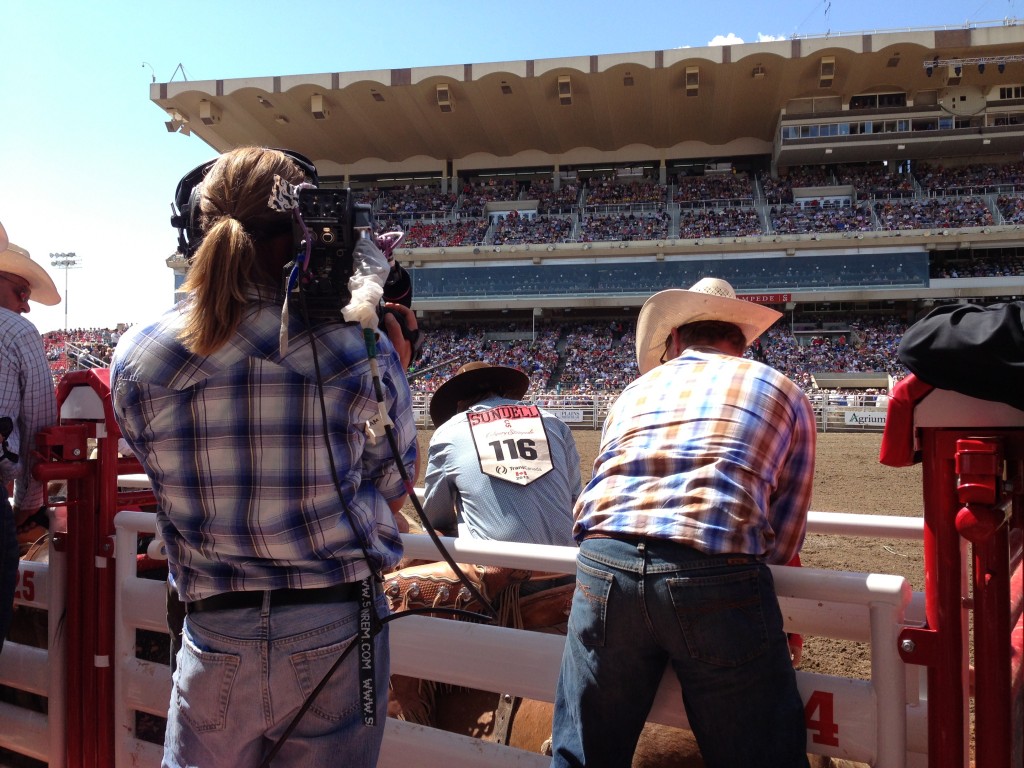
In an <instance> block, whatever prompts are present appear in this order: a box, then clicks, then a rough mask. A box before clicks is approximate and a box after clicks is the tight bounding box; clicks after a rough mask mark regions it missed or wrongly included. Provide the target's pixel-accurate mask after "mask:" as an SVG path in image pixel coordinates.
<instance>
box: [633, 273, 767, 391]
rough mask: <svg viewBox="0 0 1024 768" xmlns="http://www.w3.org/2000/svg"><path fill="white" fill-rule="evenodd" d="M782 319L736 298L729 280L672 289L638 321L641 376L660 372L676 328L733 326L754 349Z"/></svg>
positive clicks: (657, 297)
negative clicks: (702, 324)
mask: <svg viewBox="0 0 1024 768" xmlns="http://www.w3.org/2000/svg"><path fill="white" fill-rule="evenodd" d="M780 317H782V313H781V312H776V311H775V310H774V309H771V308H769V307H766V306H764V305H762V304H755V303H754V302H752V301H743V300H742V299H737V298H736V291H734V290H733V288H732V286H731V285H729V283H727V282H726V281H725V280H720V279H718V278H717V277H705V278H704V279H702V280H699V281H697V282H696V283H694V284H693V286H692V287H691V288H690V289H689V290H684V289H682V288H670V289H669V290H667V291H660V292H658V293H656V294H654V295H653V296H651V298H649V299H648V300H647V301H646V302H644V306H643V308H642V309H641V310H640V317H639V318H638V319H637V321H636V362H637V365H638V366H640V373H641V374H644V373H647V372H648V371H650V370H651V369H653V368H657V367H658V365H659V364H660V361H661V356H662V353H663V352H664V351H665V339H667V338H668V336H669V334H671V333H672V329H673V328H678V327H679V326H680V325H686V324H687V323H698V322H701V321H703V320H719V321H721V322H723V323H732V324H733V325H735V326H737V327H738V328H739V329H740V330H741V331H742V332H743V337H744V338H745V339H746V341H747V346H750V345H751V344H752V343H753V342H754V339H756V338H757V337H758V336H760V335H761V334H762V333H764V332H765V331H767V330H768V329H769V328H770V327H771V326H772V324H773V323H774V322H775V321H776V320H778V319H779V318H780Z"/></svg>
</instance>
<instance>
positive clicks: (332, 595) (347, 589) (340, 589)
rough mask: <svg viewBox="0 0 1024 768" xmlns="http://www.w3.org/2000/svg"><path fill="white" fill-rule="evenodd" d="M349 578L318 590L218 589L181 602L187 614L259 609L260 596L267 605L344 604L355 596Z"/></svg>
mask: <svg viewBox="0 0 1024 768" xmlns="http://www.w3.org/2000/svg"><path fill="white" fill-rule="evenodd" d="M361 583H362V582H358V581H353V582H347V583H345V584H335V585H334V586H333V587H321V588H319V589H272V590H269V591H267V592H222V593H221V594H219V595H212V596H211V597H204V598H203V599H201V600H193V601H192V602H191V603H187V604H186V605H185V611H186V612H187V613H200V612H201V611H229V610H234V609H237V608H262V607H263V596H264V595H266V594H269V595H270V606H271V607H272V608H273V607H279V606H282V605H307V604H309V603H348V602H351V601H353V600H357V599H359V585H360V584H361Z"/></svg>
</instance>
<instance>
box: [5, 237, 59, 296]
mask: <svg viewBox="0 0 1024 768" xmlns="http://www.w3.org/2000/svg"><path fill="white" fill-rule="evenodd" d="M0 281H3V282H6V283H8V285H10V286H14V290H15V292H16V293H17V300H14V299H12V298H10V297H8V296H7V295H6V294H5V295H3V296H2V297H0V306H3V307H6V308H7V309H10V310H11V311H12V312H21V313H24V312H28V311H29V307H28V301H29V299H31V300H32V301H38V302H39V303H40V304H46V305H47V306H51V307H52V306H53V305H54V304H59V303H60V294H59V293H57V286H55V285H54V284H53V279H52V278H51V277H50V276H49V275H48V274H47V273H46V270H45V269H43V268H42V267H41V266H39V265H38V264H37V263H36V262H34V261H33V260H32V257H31V256H30V255H29V253H28V251H26V250H25V249H24V248H22V247H20V246H17V245H15V244H14V243H12V242H10V241H9V240H8V239H7V232H6V231H4V230H3V227H2V226H0Z"/></svg>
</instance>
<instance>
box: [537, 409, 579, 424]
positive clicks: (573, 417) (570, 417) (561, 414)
mask: <svg viewBox="0 0 1024 768" xmlns="http://www.w3.org/2000/svg"><path fill="white" fill-rule="evenodd" d="M544 410H545V411H547V412H548V413H550V414H551V415H553V416H557V417H558V418H560V419H561V420H562V421H564V422H565V423H566V424H581V423H583V411H582V410H580V409H579V408H577V409H575V410H567V409H565V408H545V409H544ZM588 423H589V422H588Z"/></svg>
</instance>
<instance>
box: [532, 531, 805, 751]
mask: <svg viewBox="0 0 1024 768" xmlns="http://www.w3.org/2000/svg"><path fill="white" fill-rule="evenodd" d="M730 560H732V562H730ZM576 578H577V584H576V592H575V594H574V595H573V602H572V612H571V613H570V615H569V633H568V636H567V638H566V643H565V653H564V654H563V656H562V668H561V672H560V675H559V678H558V687H557V690H556V693H555V714H554V722H553V726H552V731H553V733H552V742H553V743H552V748H553V753H554V757H553V759H552V762H551V765H552V767H553V768H562V767H563V766H586V768H602V767H604V766H609V767H614V768H629V766H630V764H631V762H632V757H633V752H634V750H635V749H636V744H637V740H638V739H639V737H640V731H641V730H642V729H643V725H644V721H645V720H646V719H647V715H648V713H649V712H650V709H651V704H652V703H653V701H654V696H655V693H656V692H657V689H658V685H659V684H660V682H661V678H662V675H663V673H664V671H665V666H666V664H671V665H672V669H673V670H674V671H675V673H676V676H677V677H678V678H679V683H680V685H681V687H682V690H683V706H684V707H685V708H686V714H687V717H688V719H689V721H690V728H691V729H692V730H693V733H694V735H695V736H696V738H697V744H698V745H699V746H700V750H701V755H702V757H703V758H704V762H705V765H707V766H709V768H717V767H721V768H735V766H744V768H752V767H753V766H765V767H766V768H767V767H776V766H778V767H779V768H782V767H783V766H785V767H786V768H788V767H789V766H806V765H807V754H806V741H807V733H806V727H805V725H804V716H803V702H802V701H801V699H800V694H799V692H798V690H797V687H796V675H795V673H794V672H793V667H792V663H791V661H790V655H789V648H788V645H787V643H786V635H785V633H784V632H783V629H782V614H781V612H780V610H779V604H778V600H777V598H776V597H775V588H774V582H773V580H772V575H771V571H770V570H769V568H768V566H766V565H764V564H763V563H760V562H758V561H757V560H755V559H753V558H749V557H747V556H738V557H730V556H728V555H718V556H708V555H705V554H703V553H701V552H698V551H697V550H695V549H691V548H689V547H685V546H682V545H679V544H674V543H672V542H670V541H659V540H647V541H642V542H634V543H630V542H627V541H621V540H617V539H599V538H592V539H587V540H585V541H584V542H583V543H582V544H581V545H580V553H579V558H578V561H577V576H576Z"/></svg>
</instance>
